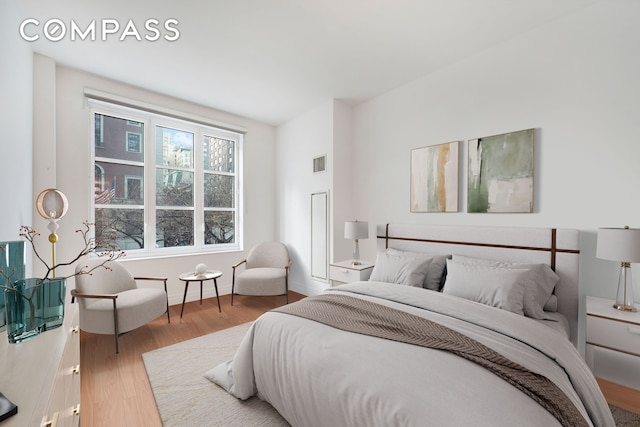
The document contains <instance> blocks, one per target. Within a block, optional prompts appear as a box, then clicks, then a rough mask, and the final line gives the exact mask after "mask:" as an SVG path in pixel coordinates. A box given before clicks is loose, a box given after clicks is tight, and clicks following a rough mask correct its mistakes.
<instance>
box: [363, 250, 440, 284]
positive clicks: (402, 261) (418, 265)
mask: <svg viewBox="0 0 640 427" xmlns="http://www.w3.org/2000/svg"><path fill="white" fill-rule="evenodd" d="M431 261H432V258H426V259H425V258H415V257H408V256H404V255H401V254H393V253H388V252H386V251H385V252H379V253H378V256H377V257H376V264H375V266H374V267H373V271H372V272H371V276H370V277H369V280H371V281H375V282H388V283H397V284H400V285H408V286H417V287H420V288H421V287H422V284H423V283H424V278H425V276H426V274H427V271H428V269H429V265H430V264H431Z"/></svg>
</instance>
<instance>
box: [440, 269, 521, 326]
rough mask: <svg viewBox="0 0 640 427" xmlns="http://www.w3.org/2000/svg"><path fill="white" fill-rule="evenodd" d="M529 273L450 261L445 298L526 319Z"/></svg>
mask: <svg viewBox="0 0 640 427" xmlns="http://www.w3.org/2000/svg"><path fill="white" fill-rule="evenodd" d="M530 274H531V270H530V269H507V268H495V267H486V266H483V265H471V264H463V263H459V262H455V261H452V260H447V280H446V282H445V283H444V289H443V290H442V292H443V293H445V294H450V295H455V296H457V297H461V298H465V299H468V300H471V301H476V302H479V303H482V304H485V305H490V306H492V307H497V308H500V309H503V310H508V311H511V312H513V313H516V314H519V315H521V316H523V315H524V303H523V301H524V289H525V282H526V281H527V280H528V278H529V275H530Z"/></svg>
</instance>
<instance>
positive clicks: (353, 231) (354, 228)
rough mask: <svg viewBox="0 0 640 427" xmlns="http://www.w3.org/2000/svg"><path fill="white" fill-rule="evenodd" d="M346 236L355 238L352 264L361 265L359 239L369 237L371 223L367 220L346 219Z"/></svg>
mask: <svg viewBox="0 0 640 427" xmlns="http://www.w3.org/2000/svg"><path fill="white" fill-rule="evenodd" d="M344 238H345V239H353V241H354V245H353V262H352V263H351V264H352V265H361V264H362V263H361V262H360V246H359V245H358V240H360V239H368V238H369V223H368V222H367V221H358V220H355V221H346V222H345V223H344Z"/></svg>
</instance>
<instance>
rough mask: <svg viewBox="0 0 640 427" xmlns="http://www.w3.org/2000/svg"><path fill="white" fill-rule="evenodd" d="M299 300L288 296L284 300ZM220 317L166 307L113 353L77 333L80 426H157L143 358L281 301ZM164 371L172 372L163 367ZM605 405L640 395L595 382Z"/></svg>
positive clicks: (259, 300) (237, 308)
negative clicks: (168, 314)
mask: <svg viewBox="0 0 640 427" xmlns="http://www.w3.org/2000/svg"><path fill="white" fill-rule="evenodd" d="M302 298H304V296H303V295H300V294H297V293H295V292H290V293H289V301H290V302H293V301H297V300H299V299H302ZM220 303H221V305H222V313H219V312H218V305H217V303H216V300H215V298H209V299H205V300H203V301H202V305H200V304H199V302H198V301H194V302H190V303H187V304H186V305H185V308H184V316H183V318H182V321H181V320H180V306H179V305H176V306H171V307H170V312H171V324H167V318H166V316H164V317H160V318H158V319H156V320H154V321H153V322H150V323H149V324H148V325H146V326H143V327H141V328H139V329H136V330H134V331H131V332H129V333H128V334H125V335H123V336H121V337H120V353H119V354H117V355H116V354H115V345H114V340H113V336H112V335H96V334H89V333H85V332H82V333H81V335H80V357H81V365H80V366H81V367H82V374H81V386H80V389H81V403H80V404H81V424H82V426H83V427H94V426H95V427H98V426H120V427H125V426H131V427H139V426H145V427H146V426H149V427H155V426H161V425H162V424H161V422H160V418H159V416H158V412H157V409H156V405H155V401H154V400H153V394H152V392H151V388H150V386H149V382H148V379H147V374H146V372H145V368H144V364H143V362H142V354H143V353H146V352H147V351H151V350H154V349H157V348H160V347H165V346H167V345H171V344H175V343H178V342H181V341H185V340H188V339H191V338H196V337H199V336H202V335H205V334H208V333H211V332H216V331H219V330H222V329H226V328H230V327H232V326H236V325H240V324H242V323H245V322H250V321H253V320H255V319H256V318H258V316H260V315H261V314H262V313H264V312H266V311H268V310H271V309H272V308H275V307H279V306H281V305H284V303H285V297H284V296H279V297H238V296H236V297H235V298H234V305H233V307H232V306H231V296H230V295H224V296H221V297H220ZM167 369H171V367H170V366H167ZM598 383H599V384H600V387H601V389H602V390H603V393H604V394H605V396H606V397H607V400H608V401H609V403H611V404H613V405H616V406H619V407H622V408H625V409H627V410H629V411H633V412H636V413H640V391H637V390H632V389H628V388H625V387H620V386H618V385H616V384H613V383H609V382H607V381H604V380H598Z"/></svg>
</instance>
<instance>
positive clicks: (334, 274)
mask: <svg viewBox="0 0 640 427" xmlns="http://www.w3.org/2000/svg"><path fill="white" fill-rule="evenodd" d="M352 262H353V260H351V259H349V260H346V261H340V262H334V263H332V264H329V280H331V286H335V285H339V284H342V283H350V282H358V281H361V280H369V277H370V276H371V272H372V271H373V264H372V263H370V262H366V261H361V262H362V264H360V265H352V264H351V263H352Z"/></svg>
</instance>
